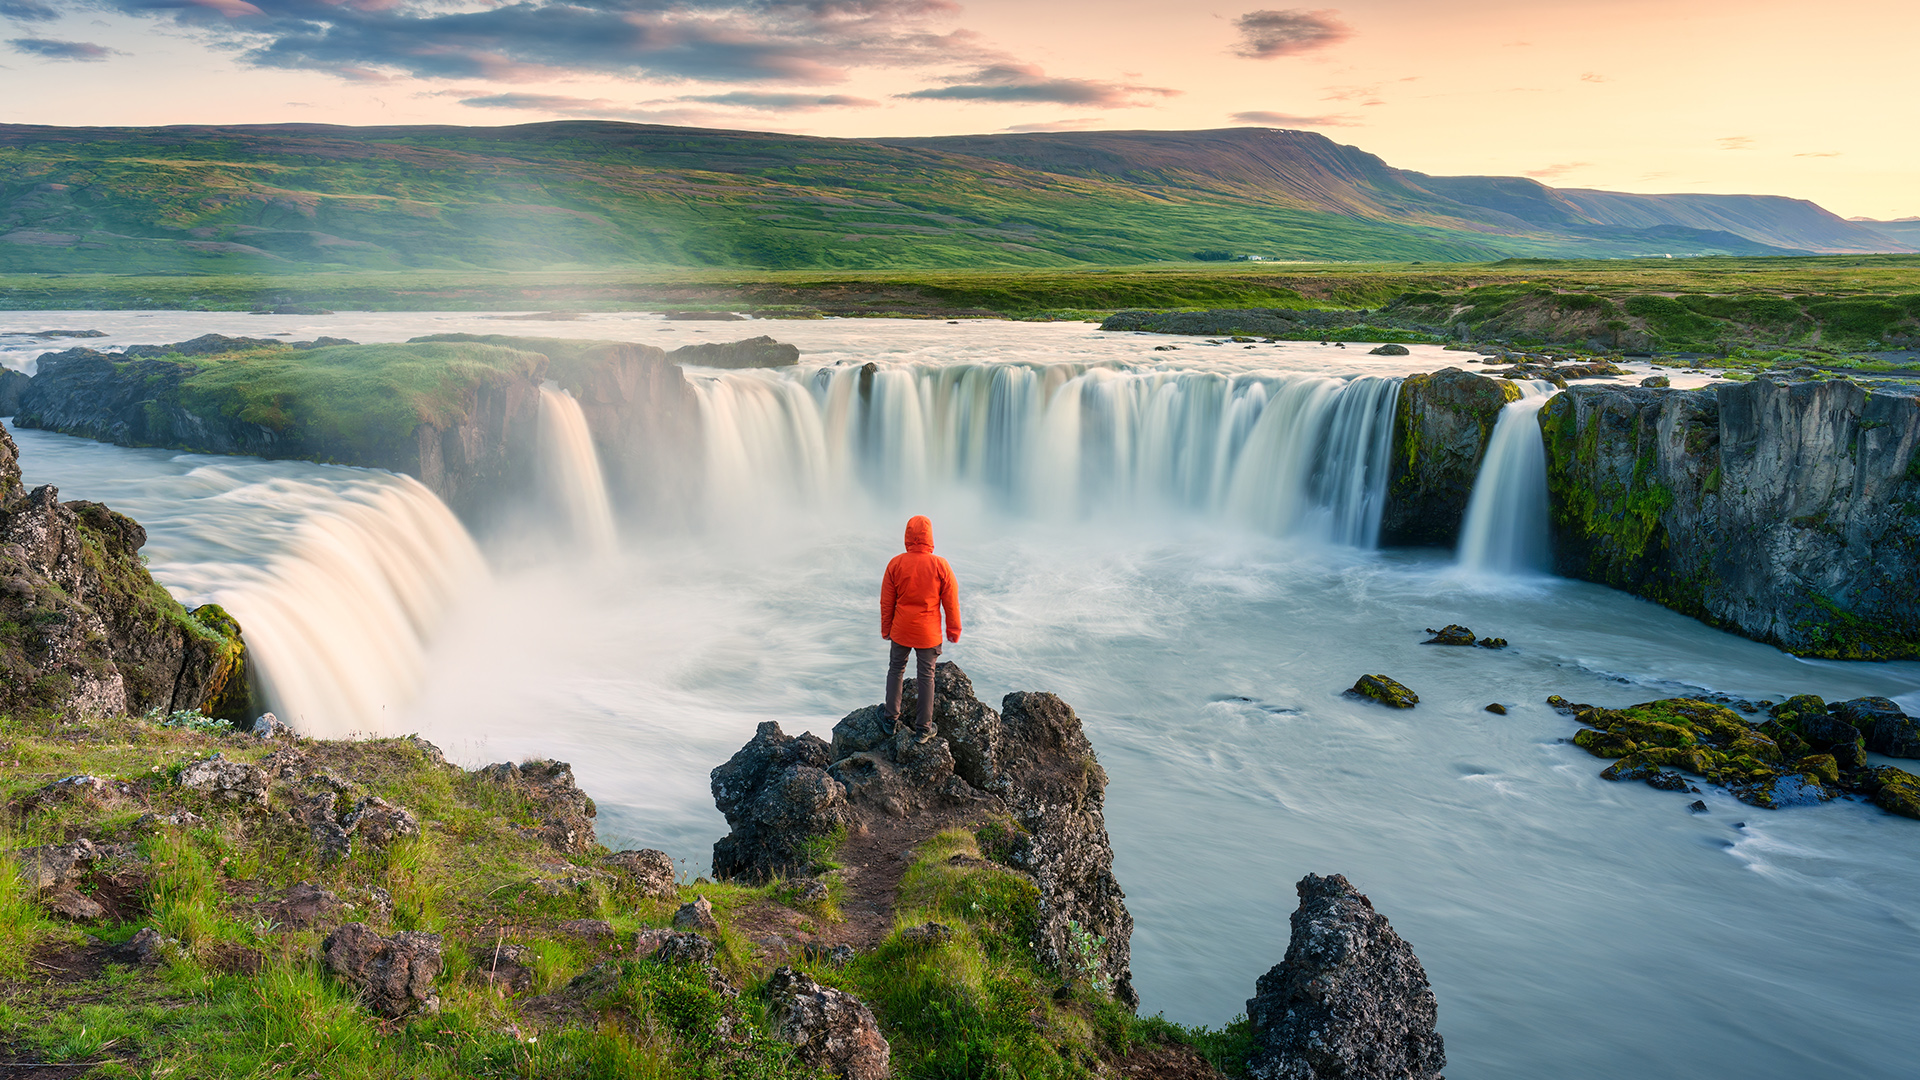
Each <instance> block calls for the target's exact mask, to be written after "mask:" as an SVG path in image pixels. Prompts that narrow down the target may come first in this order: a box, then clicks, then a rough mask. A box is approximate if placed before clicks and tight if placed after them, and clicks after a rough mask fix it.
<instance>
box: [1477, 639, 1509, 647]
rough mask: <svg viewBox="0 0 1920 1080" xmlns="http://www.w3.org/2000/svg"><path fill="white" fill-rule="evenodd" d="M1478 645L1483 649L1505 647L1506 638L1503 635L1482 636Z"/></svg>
mask: <svg viewBox="0 0 1920 1080" xmlns="http://www.w3.org/2000/svg"><path fill="white" fill-rule="evenodd" d="M1479 645H1480V647H1481V648H1483V649H1504V648H1506V647H1507V639H1506V638H1503V637H1483V638H1481V639H1480V642H1479Z"/></svg>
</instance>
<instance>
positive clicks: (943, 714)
mask: <svg viewBox="0 0 1920 1080" xmlns="http://www.w3.org/2000/svg"><path fill="white" fill-rule="evenodd" d="M935 686H936V692H937V695H938V700H937V702H936V704H935V707H934V723H935V727H936V731H935V732H933V733H929V734H926V735H916V734H914V733H913V732H912V731H911V730H910V729H907V728H905V727H901V728H898V729H895V728H892V727H889V726H888V725H886V723H885V722H884V717H883V715H882V709H881V707H880V706H878V705H870V706H868V707H866V708H863V709H859V710H856V711H854V712H852V713H849V714H848V715H847V716H846V717H845V718H844V719H842V720H841V721H840V722H839V723H838V724H835V725H834V728H833V742H832V743H831V744H829V743H827V742H825V741H823V740H821V739H820V738H818V737H816V736H814V735H811V734H802V735H799V736H788V735H786V734H785V733H783V732H782V731H781V730H780V727H779V725H778V724H773V723H766V724H762V725H760V730H759V733H758V734H756V735H755V736H754V738H753V741H751V742H749V743H748V744H747V745H746V746H745V747H743V748H741V750H740V752H739V753H737V754H735V755H734V756H733V758H732V759H731V760H729V761H728V762H727V763H726V764H725V765H722V766H720V767H719V768H717V769H715V770H713V776H712V783H713V797H714V802H715V804H716V805H718V806H719V808H720V811H721V813H723V814H725V815H726V817H727V823H728V825H729V826H730V827H731V831H730V832H729V833H728V835H727V836H726V837H724V838H722V839H721V840H720V841H719V842H718V843H716V844H715V845H714V846H713V868H714V873H715V874H716V875H719V876H721V877H737V878H743V879H747V880H754V881H760V880H766V879H768V878H771V877H776V876H785V875H796V874H804V873H805V872H807V871H808V870H809V869H810V867H811V866H812V865H813V864H815V863H816V862H817V861H819V859H820V857H821V854H822V852H823V850H825V849H829V848H832V847H834V846H836V845H838V844H842V843H846V844H851V845H854V846H859V845H860V844H861V841H862V839H863V838H865V837H870V836H883V837H886V838H887V840H888V842H889V843H890V844H893V845H894V846H895V847H896V848H897V846H898V841H899V840H901V839H907V840H911V839H913V838H914V837H922V838H924V836H930V835H933V834H934V833H936V832H938V831H940V830H941V829H943V828H948V827H953V826H956V825H959V826H964V827H968V828H971V829H974V830H976V831H977V833H978V835H979V836H980V843H981V848H982V850H983V851H984V852H985V853H986V854H988V856H989V857H991V858H993V859H994V860H995V861H997V862H1000V863H1002V864H1003V865H1005V866H1007V867H1009V868H1011V869H1013V870H1015V871H1017V872H1019V873H1021V874H1023V875H1025V876H1026V877H1027V878H1029V879H1030V880H1031V881H1032V883H1033V885H1034V886H1035V887H1036V888H1037V889H1038V890H1039V917H1038V919H1037V921H1036V924H1035V926H1034V927H1033V932H1032V944H1033V946H1034V948H1035V951H1036V952H1037V954H1038V955H1039V957H1040V958H1041V960H1042V961H1043V962H1045V963H1046V964H1047V965H1048V966H1050V967H1052V968H1054V969H1056V970H1058V971H1061V972H1062V973H1064V974H1067V975H1069V977H1071V976H1072V975H1073V973H1074V972H1075V971H1076V970H1079V969H1081V968H1084V967H1086V966H1089V965H1091V966H1092V967H1094V968H1097V969H1098V972H1099V979H1100V981H1101V982H1103V983H1104V985H1105V987H1106V989H1108V990H1109V991H1110V992H1111V993H1112V994H1113V995H1114V997H1115V998H1117V999H1118V1000H1120V1001H1122V1002H1124V1003H1126V1004H1127V1005H1128V1006H1129V1007H1131V1006H1134V1005H1137V1004H1138V1002H1139V996H1138V995H1137V994H1136V993H1135V992H1134V990H1133V983H1132V968H1131V961H1130V956H1131V948H1130V940H1131V938H1132V934H1133V917H1132V915H1130V914H1129V913H1128V912H1127V907H1126V903H1125V899H1126V894H1125V893H1123V892H1121V890H1120V886H1119V883H1118V882H1116V881H1115V880H1114V877H1113V846H1112V844H1111V842H1110V841H1109V839H1108V837H1107V829H1106V817H1105V814H1104V809H1103V808H1104V805H1105V798H1106V787H1107V777H1106V773H1105V772H1104V771H1102V770H1101V768H1100V762H1099V759H1098V758H1097V757H1096V756H1095V755H1094V752H1093V746H1092V744H1090V743H1089V742H1088V741H1087V738H1086V735H1085V733H1084V732H1083V731H1082V730H1081V727H1080V718H1079V717H1078V716H1076V715H1074V712H1073V709H1072V708H1071V707H1070V706H1068V705H1067V703H1066V702H1064V701H1061V700H1060V699H1059V698H1057V697H1055V696H1054V695H1052V694H1041V693H1013V694H1008V695H1007V696H1006V697H1005V698H1004V699H1003V700H1002V701H1001V705H1000V710H999V711H998V712H996V711H994V710H993V709H992V708H991V707H989V706H987V705H986V704H984V703H983V702H981V701H980V700H979V699H977V698H976V697H975V696H974V692H973V684H972V683H971V681H969V680H968V679H967V676H966V674H965V673H964V672H962V671H961V670H960V668H959V667H958V666H957V665H955V664H951V663H943V664H941V665H939V667H938V669H937V673H936V680H935ZM912 701H913V699H912V696H911V694H909V696H908V699H907V701H906V702H905V703H903V704H902V706H901V709H902V712H903V714H904V715H912V713H911V710H912V709H913V704H912ZM1088 953H1091V954H1092V955H1091V956H1089V955H1087V954H1088Z"/></svg>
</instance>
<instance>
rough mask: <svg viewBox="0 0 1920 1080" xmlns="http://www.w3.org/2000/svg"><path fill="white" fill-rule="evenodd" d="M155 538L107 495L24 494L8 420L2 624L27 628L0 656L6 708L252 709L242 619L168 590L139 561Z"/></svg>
mask: <svg viewBox="0 0 1920 1080" xmlns="http://www.w3.org/2000/svg"><path fill="white" fill-rule="evenodd" d="M106 363H107V366H108V367H109V368H111V367H112V361H106ZM38 381H39V380H38V379H35V380H32V382H33V384H34V385H36V386H37V385H38ZM146 539H147V535H146V530H145V529H143V528H141V527H140V524H139V523H138V522H136V521H134V520H133V519H132V518H129V517H127V516H125V515H123V514H118V513H115V512H114V511H112V510H110V509H108V508H107V507H105V506H102V505H101V504H99V503H95V502H87V501H84V500H80V501H74V502H61V501H60V492H59V490H58V489H57V488H55V487H53V486H52V485H50V484H49V485H42V486H40V487H37V488H35V489H33V490H32V491H30V492H29V491H27V490H26V489H25V488H24V486H23V485H22V484H21V481H20V467H19V451H18V448H17V447H16V446H15V445H14V442H13V437H12V436H11V435H10V434H8V433H7V432H6V430H5V429H4V428H0V624H8V625H12V626H15V627H22V628H25V629H24V630H23V631H22V632H20V633H19V634H18V635H17V637H16V638H15V639H13V640H14V645H13V646H12V647H10V648H8V649H6V650H5V651H4V654H3V655H0V713H19V712H24V711H40V710H45V711H50V712H65V713H70V714H73V715H78V716H103V715H115V714H120V713H134V714H140V713H145V712H147V711H149V710H153V709H158V710H161V711H163V712H171V711H174V710H176V709H197V710H199V711H201V712H204V713H206V714H207V715H210V716H216V717H219V718H222V719H232V718H234V717H236V716H239V715H244V710H245V707H246V705H247V702H246V701H245V697H246V689H247V683H246V678H245V666H246V649H245V644H244V642H243V641H242V640H241V638H240V630H239V626H238V624H237V623H234V622H233V620H232V619H231V618H230V617H228V616H227V615H226V613H225V612H224V611H221V610H220V609H219V608H218V607H216V606H214V605H208V606H207V607H205V608H202V609H198V610H196V611H194V612H188V611H187V610H186V609H185V608H183V607H181V606H180V604H179V602H178V601H176V600H174V599H173V598H172V597H171V596H170V595H169V594H168V593H167V592H166V590H164V589H162V588H160V587H159V585H158V584H156V583H155V582H154V580H153V577H152V576H151V575H150V574H149V573H148V572H147V568H146V566H145V565H144V564H143V563H142V562H141V559H140V553H139V551H140V548H141V546H143V545H144V544H145V543H146Z"/></svg>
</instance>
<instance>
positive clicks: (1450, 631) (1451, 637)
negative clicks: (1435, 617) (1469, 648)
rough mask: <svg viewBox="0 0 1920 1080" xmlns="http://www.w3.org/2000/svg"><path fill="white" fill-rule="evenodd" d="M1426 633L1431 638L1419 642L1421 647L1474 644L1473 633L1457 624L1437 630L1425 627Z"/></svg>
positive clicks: (1449, 624) (1450, 624)
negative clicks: (1430, 635)
mask: <svg viewBox="0 0 1920 1080" xmlns="http://www.w3.org/2000/svg"><path fill="white" fill-rule="evenodd" d="M1427 633H1429V634H1432V635H1433V636H1432V637H1430V638H1428V639H1427V640H1425V641H1423V642H1421V643H1420V644H1422V645H1472V644H1473V643H1474V637H1473V631H1471V630H1469V629H1467V628H1466V627H1464V626H1460V625H1458V624H1457V623H1448V624H1447V625H1446V626H1443V627H1441V628H1440V629H1438V630H1435V629H1434V628H1433V627H1431V626H1429V627H1427Z"/></svg>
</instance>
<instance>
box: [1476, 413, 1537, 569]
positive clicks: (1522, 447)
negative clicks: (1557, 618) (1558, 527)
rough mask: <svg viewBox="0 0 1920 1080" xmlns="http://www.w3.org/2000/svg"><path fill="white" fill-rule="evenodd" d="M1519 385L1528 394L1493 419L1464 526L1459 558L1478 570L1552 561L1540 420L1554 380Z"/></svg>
mask: <svg viewBox="0 0 1920 1080" xmlns="http://www.w3.org/2000/svg"><path fill="white" fill-rule="evenodd" d="M1520 385H1521V394H1522V395H1523V396H1522V397H1521V398H1520V400H1519V401H1514V402H1509V403H1508V404H1507V406H1506V407H1505V408H1503V409H1501V410H1500V415H1499V417H1498V418H1497V419H1496V420H1495V421H1494V424H1493V437H1492V438H1491V439H1490V440H1488V442H1487V456H1486V458H1485V459H1484V460H1483V461H1481V463H1480V474H1479V475H1478V476H1477V477H1475V478H1474V481H1473V494H1472V496H1471V497H1470V498H1469V499H1468V500H1467V516H1466V521H1465V522H1464V523H1463V524H1462V525H1461V528H1460V548H1459V554H1458V556H1457V560H1458V562H1459V565H1460V566H1461V567H1462V568H1463V569H1466V570H1469V571H1472V572H1475V573H1480V574H1490V575H1511V574H1528V573H1546V572H1547V571H1548V570H1549V569H1551V567H1552V563H1553V548H1552V545H1551V542H1550V541H1549V540H1548V537H1547V449H1546V444H1545V443H1544V442H1543V441H1542V440H1541V437H1540V423H1539V415H1540V409H1541V408H1542V407H1543V406H1545V405H1546V403H1547V401H1548V399H1549V398H1550V397H1551V396H1552V390H1553V384H1551V383H1546V382H1524V383H1521V384H1520Z"/></svg>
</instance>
